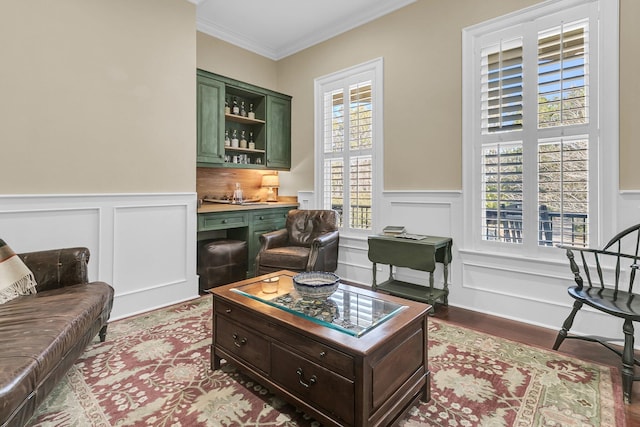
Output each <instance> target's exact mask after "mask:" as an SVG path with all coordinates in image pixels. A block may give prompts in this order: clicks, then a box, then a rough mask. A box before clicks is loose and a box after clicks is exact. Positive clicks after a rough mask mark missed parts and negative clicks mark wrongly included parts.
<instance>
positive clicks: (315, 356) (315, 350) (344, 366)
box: [271, 328, 355, 379]
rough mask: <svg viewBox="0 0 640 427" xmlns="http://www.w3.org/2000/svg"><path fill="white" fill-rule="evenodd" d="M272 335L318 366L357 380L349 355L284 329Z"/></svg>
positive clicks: (351, 358) (273, 332) (275, 331)
mask: <svg viewBox="0 0 640 427" xmlns="http://www.w3.org/2000/svg"><path fill="white" fill-rule="evenodd" d="M271 333H272V335H273V338H274V339H276V340H277V341H279V342H281V343H286V345H287V346H289V347H291V348H292V349H293V350H295V351H296V352H299V353H301V354H303V355H305V356H307V357H308V358H310V359H311V360H312V361H314V362H316V363H317V364H319V365H321V366H323V367H325V368H329V369H331V370H332V371H335V372H337V373H338V374H340V375H342V376H344V377H347V378H351V379H353V378H355V367H354V361H353V357H351V356H349V355H348V354H345V353H343V352H341V351H338V350H336V349H334V348H332V347H329V346H327V345H324V344H322V343H319V342H317V341H314V340H311V339H309V338H308V337H304V336H302V335H299V334H296V333H292V332H289V331H287V330H285V329H282V328H281V329H278V330H274V331H272V332H271Z"/></svg>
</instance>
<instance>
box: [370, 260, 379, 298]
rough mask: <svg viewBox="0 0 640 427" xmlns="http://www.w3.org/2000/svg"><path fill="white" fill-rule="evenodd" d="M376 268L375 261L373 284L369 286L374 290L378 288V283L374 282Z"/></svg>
mask: <svg viewBox="0 0 640 427" xmlns="http://www.w3.org/2000/svg"><path fill="white" fill-rule="evenodd" d="M377 270H378V269H377V268H376V263H375V262H374V263H373V285H372V286H371V288H372V289H373V290H374V291H375V290H376V289H378V285H377V283H376V273H377Z"/></svg>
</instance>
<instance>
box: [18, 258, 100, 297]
mask: <svg viewBox="0 0 640 427" xmlns="http://www.w3.org/2000/svg"><path fill="white" fill-rule="evenodd" d="M18 256H19V257H20V258H21V259H22V261H24V263H25V264H26V265H27V267H29V270H31V272H33V275H34V276H35V279H36V282H37V283H38V286H37V288H36V289H37V291H38V292H42V291H46V290H48V289H55V288H61V287H64V286H71V285H77V284H79V283H88V282H89V274H88V264H89V249H87V248H81V247H78V248H64V249H49V250H44V251H36V252H28V253H23V254H18Z"/></svg>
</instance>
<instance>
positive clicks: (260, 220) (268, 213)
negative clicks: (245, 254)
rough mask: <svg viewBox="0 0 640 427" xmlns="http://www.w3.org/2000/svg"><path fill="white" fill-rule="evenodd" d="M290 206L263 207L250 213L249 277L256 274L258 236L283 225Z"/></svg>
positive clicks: (258, 247) (258, 248)
mask: <svg viewBox="0 0 640 427" xmlns="http://www.w3.org/2000/svg"><path fill="white" fill-rule="evenodd" d="M291 209H292V208H276V209H264V210H259V211H256V212H255V213H253V214H251V218H250V226H249V228H250V230H249V277H253V276H255V274H256V269H257V266H256V265H255V264H256V255H258V251H259V250H260V236H261V235H262V234H264V233H268V232H270V231H275V230H280V229H281V228H284V227H285V223H286V222H287V214H288V213H289V210H291Z"/></svg>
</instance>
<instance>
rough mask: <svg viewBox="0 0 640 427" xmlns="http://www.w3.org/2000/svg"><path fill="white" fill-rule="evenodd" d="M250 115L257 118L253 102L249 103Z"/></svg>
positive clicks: (251, 117)
mask: <svg viewBox="0 0 640 427" xmlns="http://www.w3.org/2000/svg"><path fill="white" fill-rule="evenodd" d="M248 117H249V118H250V119H255V118H256V113H255V112H254V111H253V104H249V114H248Z"/></svg>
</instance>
